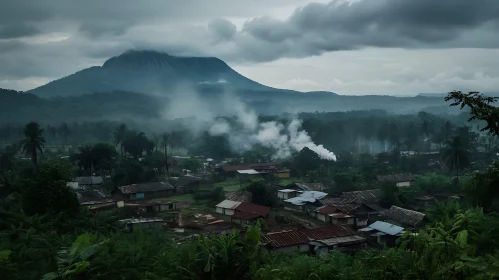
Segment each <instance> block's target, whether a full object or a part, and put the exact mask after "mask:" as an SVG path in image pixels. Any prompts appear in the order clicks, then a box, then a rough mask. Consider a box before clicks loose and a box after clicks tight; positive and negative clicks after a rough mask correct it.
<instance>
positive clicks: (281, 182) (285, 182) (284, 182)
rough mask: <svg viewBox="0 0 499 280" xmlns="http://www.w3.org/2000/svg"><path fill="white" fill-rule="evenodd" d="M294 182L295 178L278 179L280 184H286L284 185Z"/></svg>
mask: <svg viewBox="0 0 499 280" xmlns="http://www.w3.org/2000/svg"><path fill="white" fill-rule="evenodd" d="M294 182H296V180H294V179H280V180H279V184H280V185H281V186H286V185H289V184H292V183H294Z"/></svg>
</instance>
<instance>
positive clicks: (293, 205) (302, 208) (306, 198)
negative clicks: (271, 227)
mask: <svg viewBox="0 0 499 280" xmlns="http://www.w3.org/2000/svg"><path fill="white" fill-rule="evenodd" d="M326 195H327V193H324V192H319V191H305V192H301V193H299V194H298V196H296V197H293V198H289V199H286V200H284V209H286V210H290V211H295V212H301V213H309V212H310V211H313V209H315V208H317V206H320V202H319V199H322V198H324V197H325V196H326Z"/></svg>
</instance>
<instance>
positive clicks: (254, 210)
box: [231, 202, 270, 224]
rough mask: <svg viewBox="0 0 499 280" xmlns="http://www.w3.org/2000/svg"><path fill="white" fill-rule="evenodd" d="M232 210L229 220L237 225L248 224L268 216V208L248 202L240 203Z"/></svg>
mask: <svg viewBox="0 0 499 280" xmlns="http://www.w3.org/2000/svg"><path fill="white" fill-rule="evenodd" d="M234 210H235V213H234V215H232V219H231V220H232V221H233V222H234V223H238V224H249V223H250V222H251V221H255V220H257V219H260V218H262V219H266V218H268V217H269V214H270V207H268V206H263V205H258V204H254V203H248V202H241V203H240V204H239V205H238V206H236V208H235V209H234Z"/></svg>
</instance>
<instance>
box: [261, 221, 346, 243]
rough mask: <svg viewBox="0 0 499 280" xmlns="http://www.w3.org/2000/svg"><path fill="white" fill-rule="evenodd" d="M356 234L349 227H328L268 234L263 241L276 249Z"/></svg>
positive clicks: (263, 237)
mask: <svg viewBox="0 0 499 280" xmlns="http://www.w3.org/2000/svg"><path fill="white" fill-rule="evenodd" d="M353 235H355V232H354V231H353V230H352V229H351V228H349V227H348V226H339V225H338V226H337V225H334V226H328V227H322V228H315V229H303V230H293V231H284V232H273V233H267V234H265V235H263V236H262V240H263V241H264V242H267V243H269V244H270V246H272V247H274V248H279V247H287V246H294V245H299V244H305V243H308V242H309V241H314V240H323V239H329V238H335V237H345V236H353Z"/></svg>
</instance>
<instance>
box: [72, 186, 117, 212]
mask: <svg viewBox="0 0 499 280" xmlns="http://www.w3.org/2000/svg"><path fill="white" fill-rule="evenodd" d="M76 197H77V198H78V201H79V202H80V205H82V206H85V207H87V208H88V209H90V210H91V211H94V212H95V211H103V210H109V209H113V208H116V207H118V206H119V205H118V204H117V201H115V200H114V199H113V198H112V196H111V194H109V193H108V192H106V191H105V190H101V189H92V190H77V191H76Z"/></svg>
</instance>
